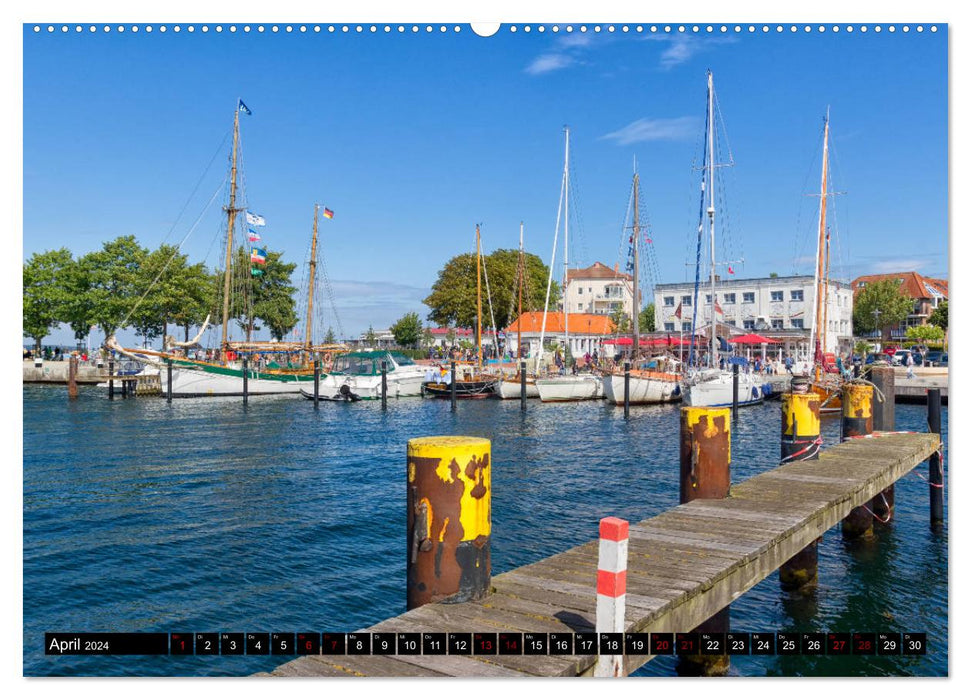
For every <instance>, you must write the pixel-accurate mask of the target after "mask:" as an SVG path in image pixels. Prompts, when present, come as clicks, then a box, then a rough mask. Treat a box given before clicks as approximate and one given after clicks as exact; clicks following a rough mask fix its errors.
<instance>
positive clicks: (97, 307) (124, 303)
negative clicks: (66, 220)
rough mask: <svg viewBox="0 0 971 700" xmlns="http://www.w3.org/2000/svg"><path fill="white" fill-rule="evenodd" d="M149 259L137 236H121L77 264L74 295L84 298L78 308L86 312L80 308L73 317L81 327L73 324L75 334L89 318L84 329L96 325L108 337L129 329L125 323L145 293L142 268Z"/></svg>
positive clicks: (84, 257)
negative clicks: (126, 328)
mask: <svg viewBox="0 0 971 700" xmlns="http://www.w3.org/2000/svg"><path fill="white" fill-rule="evenodd" d="M147 255H148V251H146V250H145V249H144V248H142V247H141V246H140V245H138V241H137V240H135V237H134V236H120V237H118V238H116V239H115V240H113V241H108V242H106V243H105V244H104V245H103V246H102V248H101V250H96V251H94V252H93V253H88V254H87V255H85V256H83V257H82V258H81V259H80V260H79V261H78V269H77V271H76V275H75V277H74V280H73V281H74V284H75V285H76V286H75V288H74V289H73V290H72V293H76V294H81V295H83V296H84V299H83V303H82V304H79V305H78V306H79V307H83V309H82V308H77V309H76V310H75V311H76V314H72V316H74V318H75V322H77V323H79V325H78V326H75V322H72V324H71V327H72V328H74V331H75V334H77V333H78V332H79V327H80V320H81V319H83V317H84V316H86V315H88V314H90V316H89V317H88V318H87V319H85V320H84V325H85V327H87V326H89V325H92V324H96V325H98V326H99V327H100V328H101V330H102V332H103V333H104V334H105V336H110V335H112V334H113V333H114V332H115V331H116V330H118V328H119V327H121V325H122V323H125V324H126V325H127V322H126V319H127V318H128V316H129V314H130V313H131V311H132V309H133V308H134V307H135V302H136V301H137V300H138V298H139V296H141V294H142V293H143V292H144V288H143V285H142V275H141V266H142V263H143V262H144V261H145V258H146V257H147ZM89 321H90V323H89ZM82 337H83V336H82Z"/></svg>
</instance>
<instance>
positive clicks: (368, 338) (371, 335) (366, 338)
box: [364, 325, 377, 345]
mask: <svg viewBox="0 0 971 700" xmlns="http://www.w3.org/2000/svg"><path fill="white" fill-rule="evenodd" d="M375 340H377V336H376V335H375V334H374V327H373V326H370V325H369V326H368V327H367V335H365V336H364V342H366V343H367V344H368V345H374V341H375Z"/></svg>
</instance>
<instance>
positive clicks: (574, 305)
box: [563, 262, 643, 318]
mask: <svg viewBox="0 0 971 700" xmlns="http://www.w3.org/2000/svg"><path fill="white" fill-rule="evenodd" d="M566 280H567V284H566V293H565V294H564V295H563V303H565V304H566V308H567V311H569V312H570V313H571V314H601V315H604V316H609V315H610V314H612V313H613V312H614V311H615V310H617V309H623V311H624V313H625V314H627V317H628V318H633V314H634V278H633V277H632V276H631V275H628V274H626V273H624V272H620V271H618V266H617V265H615V266H614V267H613V268H610V267H607V266H606V265H604V264H603V263H600V262H595V263H594V264H593V265H591V266H590V267H585V268H582V269H577V270H567V273H566ZM638 292H640V290H638ZM642 298H643V296H642Z"/></svg>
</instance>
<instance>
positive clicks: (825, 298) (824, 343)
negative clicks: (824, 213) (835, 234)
mask: <svg viewBox="0 0 971 700" xmlns="http://www.w3.org/2000/svg"><path fill="white" fill-rule="evenodd" d="M823 279H824V280H825V282H824V284H823V333H822V347H823V352H826V348H827V345H828V343H829V335H828V334H829V231H827V232H826V273H825V274H824V275H823Z"/></svg>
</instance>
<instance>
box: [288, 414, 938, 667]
mask: <svg viewBox="0 0 971 700" xmlns="http://www.w3.org/2000/svg"><path fill="white" fill-rule="evenodd" d="M939 444H940V439H939V437H938V436H937V435H933V434H925V433H902V434H882V435H878V436H877V437H874V438H872V439H863V440H850V441H848V442H845V443H842V444H840V445H838V446H835V447H832V448H829V449H827V450H824V451H823V452H821V453H820V458H819V459H818V460H812V461H805V462H797V463H793V464H787V465H784V466H781V467H778V468H777V469H773V470H771V471H768V472H764V473H762V474H759V475H757V476H754V477H752V478H751V479H748V480H747V481H744V482H742V483H740V484H736V485H734V486H732V488H731V492H730V495H729V497H728V498H725V499H721V500H696V501H692V502H690V503H686V504H683V505H679V506H677V507H675V508H671V509H669V510H667V511H665V512H664V513H661V514H659V515H656V516H654V517H652V518H648V519H647V520H643V521H641V522H639V523H633V524H631V526H630V536H629V541H628V563H627V595H626V606H625V623H626V624H625V626H626V629H627V630H628V631H630V632H679V631H685V630H690V629H694V628H695V627H697V626H698V624H700V623H701V622H703V621H705V620H706V619H708V618H709V617H711V616H712V615H713V614H715V613H716V612H718V611H719V610H721V609H722V608H724V607H725V606H726V605H729V604H731V603H732V601H734V600H736V599H737V598H738V597H739V596H741V595H742V594H743V593H744V592H745V591H747V590H749V589H750V588H751V587H752V586H754V585H756V584H757V583H759V582H760V581H762V580H764V579H765V578H766V577H767V576H769V575H771V574H772V573H773V572H774V571H775V570H776V569H778V568H779V566H781V565H782V564H783V563H785V562H786V561H788V560H789V559H790V558H791V557H792V556H794V555H795V554H796V553H798V552H799V551H801V550H802V549H803V548H804V547H806V546H807V545H808V544H810V543H811V542H813V541H814V540H815V539H816V538H817V537H820V536H821V535H822V534H823V533H824V532H826V531H827V530H828V529H830V528H831V527H833V526H834V525H836V524H838V523H839V522H840V520H842V519H843V518H844V517H845V516H846V515H847V514H848V513H849V512H850V510H851V509H852V508H854V507H856V506H859V505H861V504H863V503H866V502H867V501H869V500H870V499H871V498H873V497H874V496H876V495H877V494H878V493H880V492H881V491H882V490H883V489H885V488H886V487H888V486H890V485H891V484H893V483H894V482H895V481H897V480H898V479H900V478H901V477H902V476H904V475H906V474H907V473H908V472H910V471H911V470H912V469H913V468H914V467H915V466H917V465H918V464H920V463H921V462H923V461H924V460H926V459H927V458H928V457H929V456H930V455H931V454H932V453H933V452H934V451H935V450H936V449H937V447H938V445H939ZM597 565H598V542H597V541H596V540H594V541H591V542H586V543H584V544H581V545H578V546H576V547H572V548H570V549H568V550H566V551H564V552H561V553H558V554H554V555H553V556H551V557H547V558H546V559H543V560H541V561H538V562H535V563H532V564H528V565H526V566H522V567H519V568H517V569H515V570H513V571H508V572H505V573H502V574H499V575H497V576H494V577H493V579H492V587H493V588H492V591H493V592H492V593H491V594H490V595H489V596H487V597H486V598H485V599H483V600H481V601H477V602H470V603H460V604H440V603H439V604H430V605H425V606H423V607H420V608H416V609H414V610H410V611H408V612H406V613H403V614H402V615H399V616H398V617H395V618H392V619H389V620H384V621H382V622H379V623H378V624H376V625H373V626H372V627H370V628H368V630H370V631H457V632H477V631H478V632H489V631H516V632H552V631H564V632H568V631H569V632H588V631H592V630H594V629H595V626H596V605H597V596H596V580H597ZM651 658H652V657H651V656H626V657H625V668H626V670H627V672H628V673H629V672H631V671H633V670H635V669H636V668H638V667H639V666H641V665H643V664H644V663H646V662H648V661H649V660H650V659H651ZM595 661H596V659H595V657H593V656H570V657H565V656H518V655H517V656H490V657H475V656H397V657H366V656H342V657H327V656H318V657H301V658H298V659H295V660H293V661H291V662H289V663H287V664H284V665H282V666H280V667H279V668H277V669H276V670H275V671H273V674H272V675H289V676H300V675H318V676H320V675H326V676H336V677H351V676H364V675H366V676H409V675H429V676H432V675H450V676H469V677H483V676H562V675H590V674H591V673H592V667H593V664H594V663H595Z"/></svg>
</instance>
